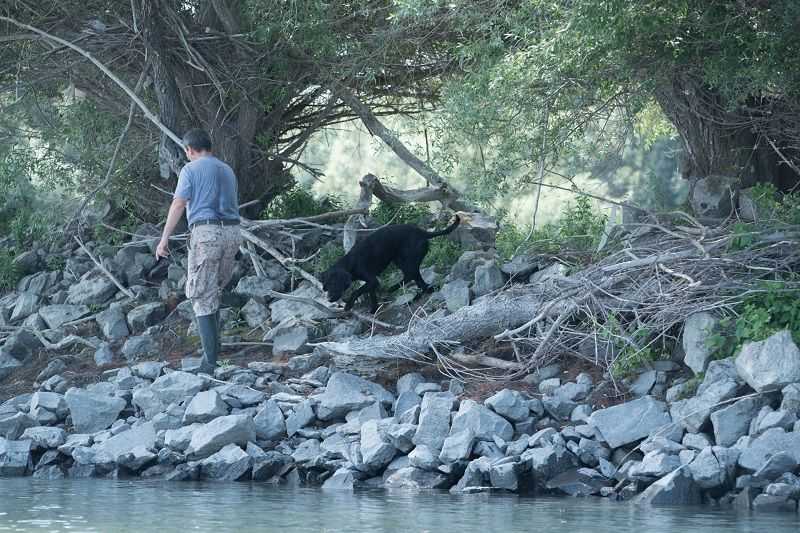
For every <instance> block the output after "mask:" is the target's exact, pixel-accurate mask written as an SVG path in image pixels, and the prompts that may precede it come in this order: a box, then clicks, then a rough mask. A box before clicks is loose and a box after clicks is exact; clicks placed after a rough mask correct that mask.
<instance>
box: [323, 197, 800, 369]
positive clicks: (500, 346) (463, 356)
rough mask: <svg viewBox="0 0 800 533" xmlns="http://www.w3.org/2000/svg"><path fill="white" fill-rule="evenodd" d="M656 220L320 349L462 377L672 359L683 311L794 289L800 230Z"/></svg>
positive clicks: (799, 289)
mask: <svg viewBox="0 0 800 533" xmlns="http://www.w3.org/2000/svg"><path fill="white" fill-rule="evenodd" d="M658 218H659V219H656V218H653V220H652V222H649V223H642V224H633V225H626V226H615V227H614V228H613V232H612V233H613V235H612V239H611V241H612V242H613V245H609V246H607V248H608V249H609V250H612V252H611V253H609V254H608V255H606V256H605V257H604V258H603V259H602V260H600V261H598V262H596V263H594V264H591V265H590V266H588V267H587V268H584V269H583V270H581V271H579V272H576V273H574V274H572V275H568V276H563V275H554V276H551V277H548V278H546V279H544V280H542V281H539V282H537V283H535V284H526V285H519V286H513V287H506V289H505V290H501V291H498V292H497V293H495V294H492V295H488V296H486V297H483V298H481V299H478V300H477V301H476V302H474V303H473V305H471V306H468V307H465V308H462V309H461V310H459V311H457V312H456V313H453V314H452V315H449V316H436V315H433V316H432V317H427V318H426V317H418V318H416V319H415V320H412V322H411V323H410V324H409V328H408V330H407V331H406V332H404V333H402V334H400V335H395V336H383V335H376V336H373V337H371V338H367V339H358V340H351V341H349V342H346V343H324V344H323V345H322V347H323V348H324V349H325V350H327V351H329V352H331V353H332V354H333V355H337V354H338V355H344V356H347V357H353V356H364V357H378V358H404V359H413V360H417V361H421V362H428V363H436V364H438V365H439V366H440V368H441V370H442V371H443V372H445V373H446V374H449V375H452V376H456V377H459V378H461V379H482V380H485V379H512V378H515V377H520V376H522V375H525V374H527V373H529V372H530V371H532V370H533V369H535V368H537V367H540V366H543V365H546V364H548V363H549V362H551V361H552V360H554V359H556V358H559V357H563V356H576V357H579V358H583V359H585V360H588V361H591V362H592V363H594V364H596V365H598V366H600V367H602V368H604V369H611V370H613V369H614V367H615V365H616V366H619V365H623V364H624V363H625V362H626V360H628V361H630V360H636V359H637V358H642V357H643V356H645V355H647V357H659V356H660V355H662V354H667V355H669V353H670V352H671V351H672V347H673V345H674V341H675V339H676V338H677V336H678V334H679V333H680V329H681V326H682V322H683V321H684V320H685V319H686V317H687V316H689V315H691V314H693V313H696V312H700V311H718V312H719V313H722V314H732V313H735V312H736V308H737V306H738V305H739V304H741V303H742V302H743V301H745V300H746V299H747V298H749V297H752V296H753V295H754V294H757V293H759V292H765V291H767V290H768V289H767V288H766V287H765V286H764V282H765V281H767V280H780V281H781V282H782V283H781V290H782V291H787V292H790V293H792V294H794V293H800V282H798V278H797V277H796V276H795V273H796V272H797V271H798V268H800V247H799V246H798V244H800V242H799V241H800V228H798V227H797V226H788V225H786V226H782V227H780V228H775V227H772V228H769V229H766V228H765V229H755V230H753V231H750V232H746V233H743V232H741V231H740V227H739V226H737V225H736V224H725V225H721V226H718V227H713V228H712V227H706V226H704V225H702V224H701V223H699V222H698V221H696V220H694V219H693V218H691V217H690V216H688V215H686V214H685V213H672V214H669V215H665V216H661V217H658ZM499 331H502V333H499V334H498V332H499ZM490 337H491V340H490V341H489V342H487V339H489V338H490ZM487 345H488V346H489V348H488V349H487ZM467 351H471V352H472V353H471V354H468V353H466V352H467ZM482 351H491V352H494V353H492V354H488V353H481V352H482ZM498 354H501V355H500V356H498ZM612 374H613V372H612Z"/></svg>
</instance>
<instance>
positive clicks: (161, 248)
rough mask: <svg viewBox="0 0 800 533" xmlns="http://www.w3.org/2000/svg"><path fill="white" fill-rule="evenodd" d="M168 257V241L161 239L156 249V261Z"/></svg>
mask: <svg viewBox="0 0 800 533" xmlns="http://www.w3.org/2000/svg"><path fill="white" fill-rule="evenodd" d="M167 256H169V240H168V239H163V238H162V239H161V240H160V241H159V242H158V246H157V247H156V260H158V259H160V258H162V257H167Z"/></svg>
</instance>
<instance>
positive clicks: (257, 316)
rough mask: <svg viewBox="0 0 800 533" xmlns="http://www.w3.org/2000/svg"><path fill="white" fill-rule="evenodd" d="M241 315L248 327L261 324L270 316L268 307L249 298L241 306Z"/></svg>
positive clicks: (255, 326)
mask: <svg viewBox="0 0 800 533" xmlns="http://www.w3.org/2000/svg"><path fill="white" fill-rule="evenodd" d="M242 316H243V317H244V320H245V322H247V325H248V326H249V327H250V328H258V327H261V326H263V325H264V324H265V323H266V322H267V321H268V320H269V318H270V315H269V309H268V308H267V306H265V305H264V304H261V303H258V302H257V301H255V300H253V299H250V300H248V302H247V303H246V304H245V305H244V307H242Z"/></svg>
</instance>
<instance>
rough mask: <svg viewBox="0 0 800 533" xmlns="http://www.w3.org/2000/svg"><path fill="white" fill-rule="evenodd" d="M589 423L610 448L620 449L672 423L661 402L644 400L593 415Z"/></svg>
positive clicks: (649, 397) (596, 412)
mask: <svg viewBox="0 0 800 533" xmlns="http://www.w3.org/2000/svg"><path fill="white" fill-rule="evenodd" d="M588 422H589V424H590V425H591V426H593V427H594V428H595V430H597V431H599V432H600V434H601V435H602V436H603V438H604V439H605V441H606V442H607V443H608V445H609V446H610V447H611V448H619V447H620V446H624V445H626V444H631V443H633V442H636V441H638V440H641V439H643V438H645V437H647V436H649V435H651V434H653V433H655V432H656V431H658V430H659V429H661V428H663V427H664V426H666V425H668V424H670V423H671V422H672V419H671V418H670V415H669V413H667V412H666V405H665V404H664V403H663V402H659V401H657V400H655V399H653V398H652V397H651V396H644V397H643V398H639V399H637V400H633V401H631V402H627V403H623V404H620V405H615V406H613V407H609V408H607V409H600V410H598V411H595V412H594V413H592V416H590V417H589V421H588Z"/></svg>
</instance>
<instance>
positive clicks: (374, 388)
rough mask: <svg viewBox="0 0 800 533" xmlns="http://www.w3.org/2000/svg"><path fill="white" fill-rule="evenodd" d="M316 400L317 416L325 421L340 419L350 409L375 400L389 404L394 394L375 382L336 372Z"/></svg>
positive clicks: (366, 404) (392, 400) (352, 409)
mask: <svg viewBox="0 0 800 533" xmlns="http://www.w3.org/2000/svg"><path fill="white" fill-rule="evenodd" d="M317 400H318V402H319V403H318V405H317V418H319V419H320V420H325V421H326V420H335V419H340V418H342V417H344V415H345V414H347V413H349V412H350V411H354V410H356V409H362V408H364V407H366V406H368V405H369V404H371V403H373V402H375V401H376V400H377V401H380V402H381V403H383V404H385V405H387V406H389V405H391V404H392V402H394V396H392V394H391V393H390V392H389V391H387V390H386V389H384V388H383V387H381V386H380V385H378V384H377V383H372V382H370V381H367V380H365V379H364V378H361V377H358V376H354V375H352V374H347V373H346V372H336V373H335V374H333V375H332V376H331V377H330V379H329V380H328V385H327V387H326V388H325V392H324V393H323V394H321V395H319V396H318V397H317Z"/></svg>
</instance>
